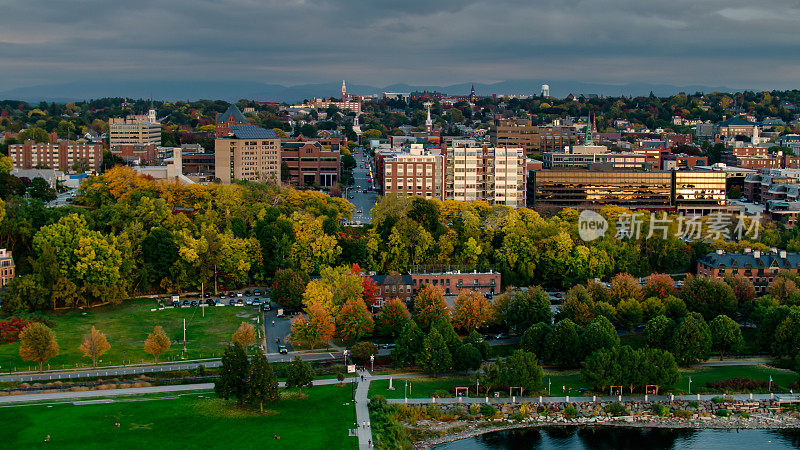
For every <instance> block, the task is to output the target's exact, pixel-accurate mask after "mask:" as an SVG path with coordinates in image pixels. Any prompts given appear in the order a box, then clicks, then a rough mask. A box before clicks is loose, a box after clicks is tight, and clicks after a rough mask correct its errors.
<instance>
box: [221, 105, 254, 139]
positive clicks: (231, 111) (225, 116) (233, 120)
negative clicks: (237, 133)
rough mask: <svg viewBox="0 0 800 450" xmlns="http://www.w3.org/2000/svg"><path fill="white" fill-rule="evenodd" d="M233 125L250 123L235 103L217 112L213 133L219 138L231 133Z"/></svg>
mask: <svg viewBox="0 0 800 450" xmlns="http://www.w3.org/2000/svg"><path fill="white" fill-rule="evenodd" d="M233 125H251V123H250V121H249V120H247V118H246V117H245V116H244V114H242V112H241V111H239V108H237V107H236V105H231V106H229V107H228V109H227V110H226V111H225V112H224V113H222V114H219V113H218V114H217V120H216V123H215V124H214V135H215V136H216V137H218V138H221V137H224V136H227V135H229V134H231V126H233Z"/></svg>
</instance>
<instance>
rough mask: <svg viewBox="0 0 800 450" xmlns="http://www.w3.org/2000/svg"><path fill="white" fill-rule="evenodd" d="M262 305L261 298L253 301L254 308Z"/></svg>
mask: <svg viewBox="0 0 800 450" xmlns="http://www.w3.org/2000/svg"><path fill="white" fill-rule="evenodd" d="M260 304H261V299H260V298H258V297H256V298H254V299H253V305H254V306H258V305H260Z"/></svg>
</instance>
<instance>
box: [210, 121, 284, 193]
mask: <svg viewBox="0 0 800 450" xmlns="http://www.w3.org/2000/svg"><path fill="white" fill-rule="evenodd" d="M230 130H231V131H230V133H229V134H227V135H226V136H224V137H221V138H217V139H215V140H214V173H215V176H216V178H218V179H219V180H220V182H222V183H230V182H231V181H232V180H234V179H235V180H249V181H260V182H264V181H273V182H276V183H277V182H279V181H280V179H281V162H280V149H281V140H280V138H279V137H278V135H277V134H275V132H274V131H272V130H265V129H263V128H261V127H257V126H253V125H231V126H230Z"/></svg>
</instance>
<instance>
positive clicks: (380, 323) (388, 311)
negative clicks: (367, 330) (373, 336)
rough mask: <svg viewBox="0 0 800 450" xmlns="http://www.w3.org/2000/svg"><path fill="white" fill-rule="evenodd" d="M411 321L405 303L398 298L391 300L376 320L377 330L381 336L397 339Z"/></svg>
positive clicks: (385, 304) (386, 303)
mask: <svg viewBox="0 0 800 450" xmlns="http://www.w3.org/2000/svg"><path fill="white" fill-rule="evenodd" d="M410 319H411V314H410V313H409V312H408V308H407V307H406V305H405V303H403V301H402V300H400V299H399V298H397V297H394V298H390V299H389V300H388V301H386V302H385V303H384V304H383V307H382V308H381V310H380V312H379V313H378V315H377V317H376V319H375V330H376V331H377V333H378V334H380V335H381V336H389V337H391V338H396V337H397V336H398V335H399V334H400V332H401V331H402V330H403V327H404V326H405V325H406V324H407V323H408V321H409V320H410Z"/></svg>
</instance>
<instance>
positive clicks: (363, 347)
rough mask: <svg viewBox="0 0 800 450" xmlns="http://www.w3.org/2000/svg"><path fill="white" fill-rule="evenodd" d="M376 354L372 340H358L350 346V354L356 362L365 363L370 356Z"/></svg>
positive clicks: (375, 347)
mask: <svg viewBox="0 0 800 450" xmlns="http://www.w3.org/2000/svg"><path fill="white" fill-rule="evenodd" d="M377 354H378V347H377V346H375V344H373V343H372V342H359V343H358V344H356V345H354V346H353V347H351V348H350V355H351V357H352V358H353V361H354V362H355V363H356V364H360V365H362V366H363V365H365V364H367V363H368V362H369V361H370V359H369V358H370V356H375V355H377Z"/></svg>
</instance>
